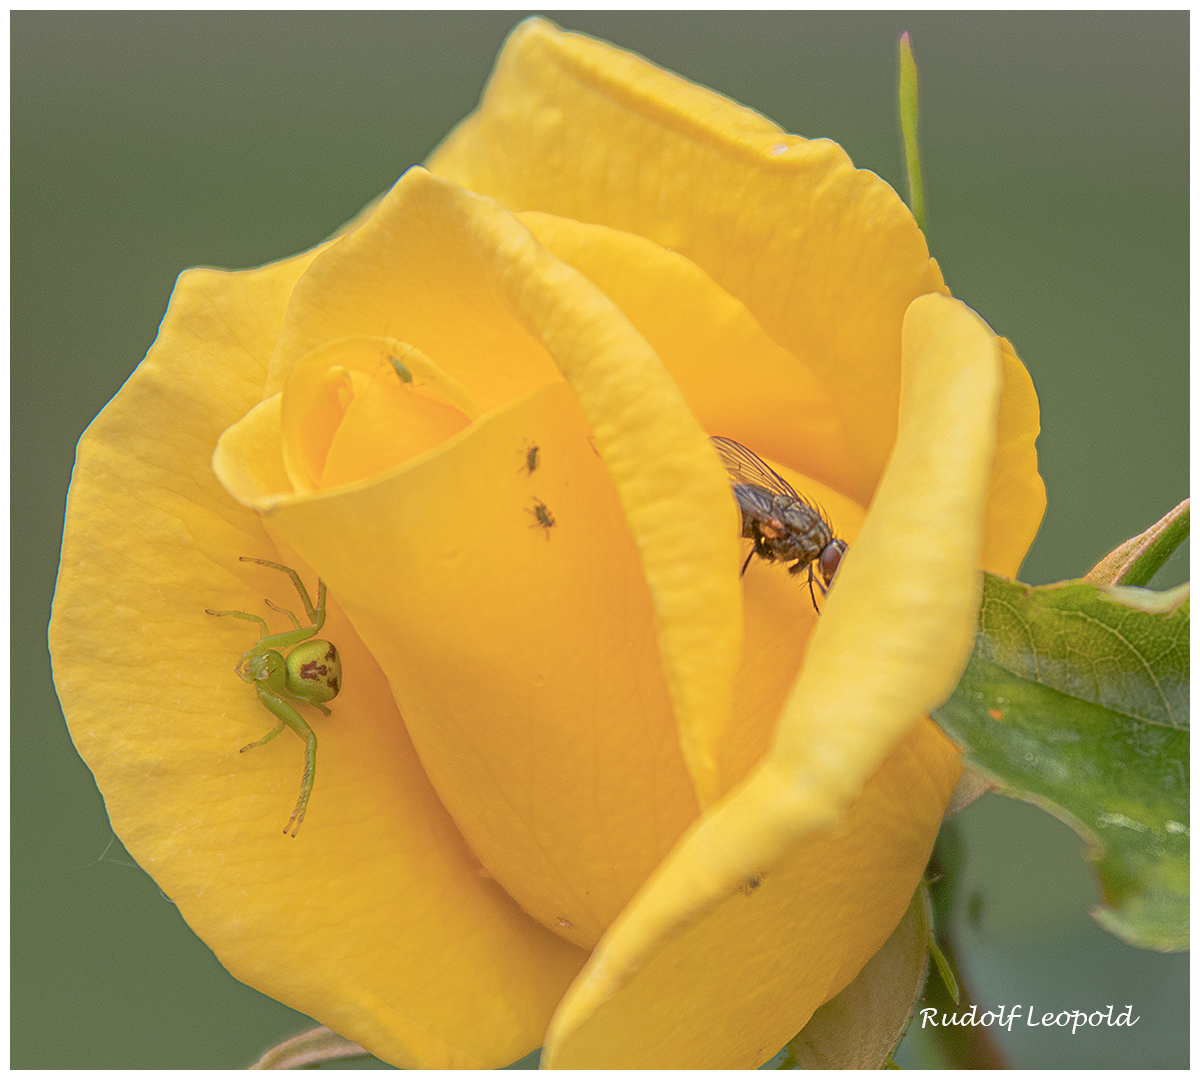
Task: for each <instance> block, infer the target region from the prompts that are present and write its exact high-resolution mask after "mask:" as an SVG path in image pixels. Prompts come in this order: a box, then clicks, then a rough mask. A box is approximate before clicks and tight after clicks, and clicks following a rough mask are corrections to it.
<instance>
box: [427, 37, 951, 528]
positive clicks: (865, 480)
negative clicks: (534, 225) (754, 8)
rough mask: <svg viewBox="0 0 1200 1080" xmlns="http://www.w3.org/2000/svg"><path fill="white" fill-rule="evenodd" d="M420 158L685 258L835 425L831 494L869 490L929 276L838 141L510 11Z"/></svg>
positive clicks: (528, 206)
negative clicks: (501, 43) (517, 19)
mask: <svg viewBox="0 0 1200 1080" xmlns="http://www.w3.org/2000/svg"><path fill="white" fill-rule="evenodd" d="M429 167H430V169H432V170H433V171H434V172H436V173H438V174H439V175H441V176H446V177H448V178H450V179H452V180H455V181H457V182H458V183H460V184H462V185H463V186H464V187H468V188H470V189H471V190H473V191H480V192H484V193H485V194H488V195H493V196H495V197H496V198H498V199H500V201H501V202H503V203H504V204H505V205H506V206H508V207H510V208H511V209H513V210H543V211H547V212H549V213H552V214H557V215H560V216H561V217H565V218H573V219H575V220H577V221H584V222H593V223H596V224H601V225H608V226H611V227H612V228H614V229H619V230H623V231H626V232H631V233H637V234H639V235H641V236H645V237H648V238H649V239H651V240H654V241H655V242H656V243H658V244H659V245H660V246H662V247H664V248H669V249H670V250H672V251H676V252H678V253H679V254H681V255H683V256H685V257H687V258H688V259H690V260H691V261H692V262H694V263H695V264H696V265H697V266H698V267H700V268H701V269H702V270H704V271H705V272H706V273H707V274H708V275H709V276H711V278H712V279H713V280H714V281H715V282H716V283H717V284H718V285H719V286H720V287H721V288H723V289H724V290H725V291H726V292H728V293H729V294H730V295H731V296H733V297H735V298H737V299H738V300H740V301H741V302H742V303H743V304H745V305H746V307H747V308H748V309H749V311H750V313H751V314H752V315H753V316H754V318H756V319H757V320H758V322H759V323H760V324H761V326H762V327H763V328H764V329H765V330H766V332H767V333H768V334H769V335H770V336H771V337H772V338H773V339H774V340H775V341H776V342H777V343H778V344H779V345H780V346H782V347H783V348H784V349H787V350H788V351H789V352H790V353H791V354H792V355H793V356H795V357H796V358H797V359H799V360H800V361H801V362H802V363H804V364H805V365H807V366H808V367H809V368H810V369H811V370H812V371H813V372H815V373H816V375H817V377H818V378H819V379H820V380H821V383H822V386H823V387H824V388H825V390H826V391H827V392H828V393H829V394H830V395H831V396H832V398H833V399H834V401H835V402H836V403H837V407H838V410H839V413H840V420H841V425H842V427H843V429H844V430H845V432H846V435H847V443H848V449H847V454H848V455H849V460H848V462H847V464H848V465H852V466H853V468H854V481H853V483H852V485H850V486H849V487H847V489H846V493H847V494H848V495H851V496H853V497H855V498H856V499H857V500H858V501H859V502H860V503H863V504H864V505H865V504H866V503H867V502H868V501H869V500H870V497H871V493H872V492H873V491H874V488H875V485H876V483H877V482H878V480H879V476H880V474H881V472H882V471H883V466H884V463H885V462H886V461H887V457H888V454H889V453H890V452H891V447H892V443H893V441H894V438H895V432H896V401H897V395H898V390H899V360H900V357H899V342H900V326H901V322H902V320H903V318H904V312H905V310H906V309H907V307H908V305H909V303H910V302H911V301H912V300H913V298H914V297H916V296H919V295H921V294H923V293H928V292H933V291H945V286H944V285H943V283H942V278H941V274H940V272H939V271H938V268H937V265H936V263H934V261H933V260H932V259H930V258H929V252H928V249H927V248H926V246H925V240H924V237H923V236H922V234H921V232H920V230H919V229H918V228H917V225H916V222H915V221H914V220H913V217H912V215H911V214H910V213H909V211H908V209H907V207H905V206H904V204H903V203H902V202H901V201H900V199H899V197H898V196H897V195H896V193H895V192H894V191H893V190H892V189H891V188H890V187H888V185H887V184H886V183H884V182H883V181H882V180H881V179H880V178H879V177H878V176H876V175H875V174H874V173H870V172H867V171H865V170H858V169H855V168H854V167H853V165H852V164H851V162H850V160H849V158H847V156H846V154H845V152H844V151H843V150H842V148H841V147H840V146H838V145H837V144H836V143H832V142H829V141H827V140H824V139H818V140H813V141H808V140H805V139H802V138H799V137H797V136H794V135H788V134H786V133H784V132H783V131H782V129H780V128H779V127H777V126H776V125H775V124H773V123H771V121H769V120H767V119H766V118H764V117H762V116H760V115H758V114H757V113H755V112H752V111H751V110H749V109H746V108H743V107H741V106H739V105H736V104H734V103H733V102H731V101H730V100H729V99H728V98H725V97H722V96H721V95H719V94H716V93H713V92H712V91H710V90H706V89H704V88H703V87H699V86H695V85H694V84H692V83H689V82H687V81H686V80H684V79H681V78H680V77H679V76H677V75H672V74H670V73H669V72H665V71H662V70H661V69H659V68H656V67H654V66H653V65H652V64H650V63H648V62H647V61H645V60H643V59H642V58H641V57H638V56H635V55H634V54H632V53H628V52H625V51H623V50H621V49H616V48H614V47H613V46H611V45H608V44H605V43H604V42H599V41H595V40H593V39H591V38H588V37H585V36H583V35H581V34H566V33H563V32H562V31H560V30H558V28H557V27H554V26H553V25H552V24H550V23H548V22H546V21H545V20H542V19H528V20H526V21H525V22H524V23H522V24H521V25H520V26H519V27H517V29H516V30H515V31H513V34H512V36H511V37H510V38H509V41H508V43H507V44H506V45H505V48H504V51H503V52H502V53H501V54H500V58H499V60H498V61H497V64H496V70H495V72H494V73H493V75H492V79H491V81H490V82H489V84H488V87H487V90H486V91H485V93H484V97H483V101H482V102H481V104H480V107H479V109H478V110H477V111H476V112H475V113H474V114H473V115H472V116H470V117H468V119H467V120H465V121H464V122H463V123H462V124H461V125H459V127H458V128H456V129H455V131H454V132H453V133H452V134H451V135H450V136H449V137H448V138H447V139H446V141H445V142H444V143H443V144H442V146H441V147H439V148H438V150H437V151H436V152H435V153H434V154H433V156H432V157H431V158H430V161H429ZM790 464H799V463H798V462H790Z"/></svg>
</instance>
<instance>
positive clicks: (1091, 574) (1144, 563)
mask: <svg viewBox="0 0 1200 1080" xmlns="http://www.w3.org/2000/svg"><path fill="white" fill-rule="evenodd" d="M1191 505H1192V500H1191V499H1184V500H1183V502H1181V503H1180V504H1179V505H1178V506H1177V507H1175V509H1174V510H1172V511H1171V512H1170V513H1168V514H1165V515H1164V516H1163V517H1161V518H1159V520H1158V521H1156V522H1155V523H1154V524H1153V525H1151V526H1150V528H1148V529H1147V530H1146V531H1145V532H1144V533H1140V534H1139V535H1137V536H1135V537H1133V538H1132V539H1131V540H1126V541H1125V543H1123V544H1122V545H1121V546H1120V547H1119V548H1117V549H1116V550H1115V551H1113V552H1110V553H1109V554H1108V555H1106V556H1105V557H1104V558H1103V559H1101V560H1100V561H1099V562H1098V563H1097V564H1096V565H1095V566H1093V567H1092V569H1091V570H1089V571H1088V573H1087V576H1086V577H1085V578H1084V579H1083V580H1084V581H1090V582H1091V583H1092V584H1093V585H1145V584H1146V583H1147V582H1149V581H1150V579H1151V578H1152V577H1154V575H1155V574H1157V573H1158V571H1159V570H1160V569H1161V567H1162V564H1163V563H1165V562H1166V561H1167V559H1169V558H1170V557H1171V555H1172V554H1173V553H1174V551H1175V549H1176V548H1177V547H1179V545H1180V544H1182V543H1183V542H1184V540H1186V539H1187V537H1188V532H1189V530H1190V526H1191Z"/></svg>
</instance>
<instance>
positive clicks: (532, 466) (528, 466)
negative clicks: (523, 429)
mask: <svg viewBox="0 0 1200 1080" xmlns="http://www.w3.org/2000/svg"><path fill="white" fill-rule="evenodd" d="M541 452H542V448H541V447H540V446H538V444H537V443H530V444H529V446H528V447H527V448H526V450H525V464H523V465H522V466H521V468H522V469H524V470H525V471H526V472H527V473H529V474H530V475H531V476H532V475H533V473H534V472H535V471H536V470H537V467H538V464H539V460H540V455H541Z"/></svg>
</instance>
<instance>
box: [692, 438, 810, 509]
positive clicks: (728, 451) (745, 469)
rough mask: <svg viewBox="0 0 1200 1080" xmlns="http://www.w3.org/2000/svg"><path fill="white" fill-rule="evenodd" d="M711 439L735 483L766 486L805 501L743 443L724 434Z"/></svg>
mask: <svg viewBox="0 0 1200 1080" xmlns="http://www.w3.org/2000/svg"><path fill="white" fill-rule="evenodd" d="M709 441H710V442H711V443H712V444H713V446H714V447H715V448H716V451H717V456H718V457H720V459H721V464H722V465H724V466H725V471H726V472H727V473H728V474H729V479H730V481H731V482H732V483H733V484H735V485H739V484H748V485H750V486H751V487H759V488H766V489H767V490H768V491H773V492H775V494H776V495H786V496H787V497H788V498H789V499H797V500H799V501H801V502H803V501H804V500H803V499H801V498H800V496H799V495H797V494H796V489H795V488H793V487H792V485H791V484H789V483H788V482H787V481H786V480H785V479H784V478H783V477H782V476H780V475H779V473H777V472H776V471H775V470H774V469H772V468H771V467H770V466H769V465H768V464H767V463H766V462H765V461H763V460H762V458H760V457H759V456H758V455H757V454H755V453H754V452H753V451H750V450H747V449H746V448H745V447H744V446H743V445H742V444H741V443H739V442H734V441H733V440H732V439H727V438H725V436H724V435H713V436H711V437H710V439H709ZM739 501H741V500H740V499H739Z"/></svg>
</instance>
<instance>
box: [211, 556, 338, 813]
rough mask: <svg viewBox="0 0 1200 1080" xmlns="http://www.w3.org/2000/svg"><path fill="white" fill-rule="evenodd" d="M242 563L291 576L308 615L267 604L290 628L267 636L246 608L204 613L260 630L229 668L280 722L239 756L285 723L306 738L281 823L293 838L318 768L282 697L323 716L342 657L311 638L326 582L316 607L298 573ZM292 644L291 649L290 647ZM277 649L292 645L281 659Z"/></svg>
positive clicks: (297, 718) (306, 732) (311, 739)
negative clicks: (294, 792) (294, 791)
mask: <svg viewBox="0 0 1200 1080" xmlns="http://www.w3.org/2000/svg"><path fill="white" fill-rule="evenodd" d="M241 561H242V562H250V563H258V565H259V566H269V567H271V568H272V569H273V570H280V571H282V572H283V573H285V574H287V576H288V577H290V578H291V579H292V584H293V585H295V586H296V592H298V593H299V594H300V600H301V602H302V603H303V604H304V612H305V614H306V615H307V616H308V619H309V625H308V626H301V625H300V620H299V619H297V618H296V616H295V615H293V614H292V613H291V612H290V611H288V609H287V608H283V607H280V606H279V605H278V604H273V603H272V602H271V601H270V600H268V601H267V602H266V604H267V607H269V608H270V609H271V610H272V611H279V612H282V613H283V614H284V615H286V616H287V617H288V618H289V619H290V620H291V622H292V626H294V627H295V629H294V630H285V631H284V632H283V633H282V634H272V633H271V629H270V627H268V626H267V623H266V620H265V619H262V618H260V617H259V616H258V615H251V614H250V613H249V612H247V611H213V610H212V609H211V608H208V609H206V611H207V613H208V614H209V615H232V616H233V617H234V618H235V619H245V620H246V621H247V622H256V623H258V625H259V626H261V627H262V634H261V635H260V636H259V639H258V641H256V642H255V643H254V646H253V647H252V648H249V649H247V650H246V651H245V652H244V653H242V658H241V659H240V660H239V661H238V662H237V666H236V667H235V668H234V669H233V670H234V671H236V672H237V673H238V675H240V676H241V678H242V680H243V681H244V682H248V683H252V684H253V685H254V689H255V691H256V692H257V693H258V700H259V701H261V702H262V703H263V705H264V706H265V707H266V708H267V709H268V710H270V712H271V713H272V714H273V715H274V716H275V717H276V718H277V719H278V720H279V725H278V727H275V728H272V730H271V731H269V732H267V734H266V735H264V736H263V737H262V738H261V739H259V740H258V741H257V742H252V743H248V744H247V745H246V746H243V747H242V750H241V752H242V753H243V754H244V753H245V752H246V751H247V750H253V749H254V747H256V746H262V745H263V743H268V742H270V741H271V740H272V739H273V738H275V736H276V735H278V734H279V733H280V732H281V731H283V729H284V728H285V727H290V728H291V729H292V730H293V731H294V732H295V733H296V734H297V735H299V736H300V738H302V739H303V740H304V742H305V746H306V750H305V755H304V777H303V779H302V780H301V781H300V798H299V799H297V800H296V809H295V810H293V811H292V816H291V817H290V818H289V819H288V823H287V825H285V826H284V827H283V831H284V833H285V834H286V833H287V831H288V829H289V828H290V829H291V833H292V835H293V836H295V835H296V831H297V830H298V829H299V828H300V823H301V822H302V821H303V820H304V812H305V810H307V809H308V797H309V796H310V795H311V794H312V789H313V778H314V777H315V776H316V772H317V736H316V734H315V733H314V732H313V729H312V728H311V727H309V726H308V723H307V722H306V721H305V719H304V717H302V716H301V715H300V714H299V713H298V712H297V711H296V710H295V708H293V707H292V705H290V704H289V703H288V701H287V700H285V699H291V700H292V701H298V702H301V703H302V704H305V705H311V706H312V707H313V708H314V709H320V710H321V712H323V713H324V714H325V715H326V716H328V715H329V710H328V709H327V708H326V707H325V702H326V701H332V700H333V699H334V698H335V697H337V696H338V691H339V690H341V688H342V661H341V657H339V656H338V651H337V649H336V648H335V647H334V645H333V643H332V642H330V641H325V640H324V639H322V638H314V639H313V640H311V641H310V640H308V639H309V638H312V636H313V634H315V633H317V631H319V630H320V629H321V627H322V626H323V625H324V623H325V582H323V581H321V580H320V579H319V578H318V579H317V606H316V607H315V608H314V607H313V605H312V601H311V600H310V599H309V596H308V590H307V589H306V588H305V587H304V582H302V581H301V580H300V575H299V574H297V573H296V571H295V570H291V569H289V568H288V567H286V566H281V565H280V564H279V563H273V562H268V561H267V560H266V559H253V558H251V557H250V556H249V555H242V556H241ZM293 645H294V646H295V648H292V646H293ZM281 649H292V651H291V652H290V653H288V654H287V656H286V657H285V656H284V655H283V653H282V652H281V651H280V650H281Z"/></svg>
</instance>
